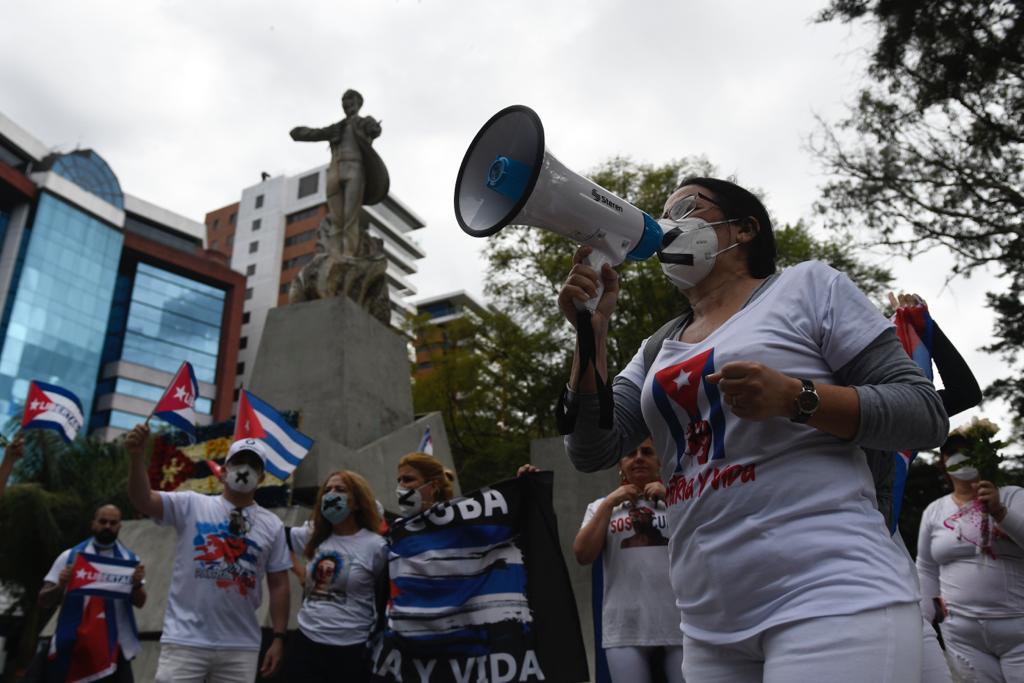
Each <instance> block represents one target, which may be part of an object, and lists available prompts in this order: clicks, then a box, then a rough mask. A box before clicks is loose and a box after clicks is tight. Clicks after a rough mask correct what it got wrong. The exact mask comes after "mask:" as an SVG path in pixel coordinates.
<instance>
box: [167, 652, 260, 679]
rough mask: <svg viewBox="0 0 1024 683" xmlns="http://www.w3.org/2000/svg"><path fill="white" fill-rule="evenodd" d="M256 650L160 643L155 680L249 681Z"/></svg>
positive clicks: (251, 677) (256, 661)
mask: <svg viewBox="0 0 1024 683" xmlns="http://www.w3.org/2000/svg"><path fill="white" fill-rule="evenodd" d="M259 656H260V653H259V652H254V651H253V650H210V649H207V648H203V647H189V646H187V645H172V644H171V643H161V644H160V660H159V662H157V665H156V678H155V679H153V680H154V681H155V683H204V681H205V683H253V681H255V680H256V667H257V664H258V661H259Z"/></svg>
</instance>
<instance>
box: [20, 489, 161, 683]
mask: <svg viewBox="0 0 1024 683" xmlns="http://www.w3.org/2000/svg"><path fill="white" fill-rule="evenodd" d="M120 531H121V510H120V509H119V508H118V507H117V506H116V505H103V506H101V507H99V508H98V509H97V510H96V513H95V515H93V519H92V534H93V535H92V536H91V537H90V538H87V539H86V540H85V541H83V542H82V543H79V544H78V545H76V546H75V547H73V548H68V549H67V550H65V551H64V552H62V553H61V554H60V555H58V556H57V559H56V560H54V563H53V566H52V567H50V571H49V572H48V573H47V574H46V578H45V579H44V580H43V581H44V583H43V588H42V589H41V590H40V591H39V605H40V607H43V608H49V607H52V606H53V605H55V604H56V603H58V602H60V601H61V600H63V604H62V606H61V610H62V613H61V617H60V619H59V620H58V627H57V628H58V631H61V622H63V621H64V620H65V619H74V620H79V619H80V626H79V627H78V628H77V630H76V633H77V635H78V636H79V638H88V636H85V635H84V634H85V632H86V631H87V630H89V629H90V628H91V627H96V628H99V629H101V630H102V631H103V632H104V633H106V632H107V621H106V620H107V619H110V618H111V617H113V618H114V619H116V621H117V641H118V643H117V644H118V647H119V652H118V656H117V662H116V664H112V665H111V666H112V667H113V668H112V670H110V672H109V673H108V675H106V676H104V677H103V678H92V679H90V680H95V681H106V682H109V683H131V681H133V680H134V678H133V677H132V667H131V664H129V663H128V661H129V660H131V659H134V658H135V655H136V654H137V653H138V651H139V636H138V631H137V629H136V627H135V619H134V616H133V615H132V610H131V607H129V606H128V605H127V604H126V601H124V600H117V599H113V598H101V597H96V596H90V597H83V596H81V595H75V594H74V593H72V594H71V595H70V596H66V597H65V590H66V589H67V586H68V584H69V583H70V582H71V579H72V576H73V572H72V566H73V565H74V564H75V557H76V555H77V554H78V553H90V554H93V555H102V556H105V557H112V558H116V559H120V560H135V559H137V558H136V556H135V553H133V552H132V551H130V550H128V548H126V547H125V546H124V545H123V544H121V543H119V542H118V540H117V534H118V533H119V532H120ZM145 575H146V570H145V567H143V565H142V564H139V565H138V566H137V567H136V568H135V572H134V573H133V574H132V579H131V580H132V592H131V603H132V604H133V605H135V606H136V607H142V606H143V605H144V604H146V588H145V583H146V582H145ZM65 611H67V612H69V614H65V613H64V612H65ZM71 613H74V614H73V615H72V614H71ZM76 644H77V640H75V639H72V640H67V639H64V640H62V639H61V638H60V637H59V636H54V644H53V645H52V646H51V648H50V661H49V663H48V665H47V673H46V677H45V680H60V681H64V680H70V679H69V678H68V676H69V674H72V673H74V672H75V671H76V670H77V667H79V666H81V663H80V662H78V661H77V660H78V659H79V658H80V657H87V654H86V653H83V652H79V651H78V650H81V649H84V648H76V647H75V646H76Z"/></svg>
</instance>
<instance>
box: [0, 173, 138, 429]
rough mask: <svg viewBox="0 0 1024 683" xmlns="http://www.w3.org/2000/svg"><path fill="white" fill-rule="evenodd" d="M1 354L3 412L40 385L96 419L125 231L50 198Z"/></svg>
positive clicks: (41, 211)
mask: <svg viewBox="0 0 1024 683" xmlns="http://www.w3.org/2000/svg"><path fill="white" fill-rule="evenodd" d="M26 237H27V239H28V240H29V242H28V246H27V249H26V251H25V256H24V261H23V263H22V264H21V267H20V269H19V270H20V272H19V273H18V283H17V288H16V289H15V290H14V291H13V297H12V302H11V305H10V311H9V315H8V316H7V320H6V329H5V330H4V332H5V334H4V339H3V350H2V351H0V409H2V411H3V414H4V415H12V414H13V413H14V412H16V410H17V409H18V408H17V407H15V406H14V405H12V398H14V397H23V396H25V395H26V394H27V392H28V384H29V382H30V381H31V380H33V379H38V380H42V381H45V382H53V383H55V384H59V385H60V386H62V387H64V388H66V389H69V390H70V391H72V392H74V393H75V394H76V395H77V396H78V398H79V399H80V400H81V401H82V408H83V412H84V414H85V415H89V412H90V410H91V406H92V399H93V393H94V391H95V389H96V377H97V375H98V372H99V368H100V360H101V354H102V351H103V341H104V337H105V335H106V331H107V320H108V318H109V315H110V302H111V299H112V298H113V294H114V280H115V277H116V275H117V265H118V261H119V260H120V258H121V245H122V243H123V241H124V236H123V234H122V233H121V231H119V230H117V229H115V228H113V227H111V226H109V225H107V224H106V223H104V222H103V221H100V220H99V219H97V218H95V217H93V216H91V215H89V214H88V213H85V212H84V211H82V210H80V209H78V208H76V207H74V206H73V205H71V204H69V203H67V202H65V201H63V200H61V199H59V198H57V197H56V196H54V195H52V194H49V193H42V195H41V196H40V199H39V203H38V206H37V207H36V215H35V220H34V221H33V224H32V229H31V230H29V231H28V232H27V235H26Z"/></svg>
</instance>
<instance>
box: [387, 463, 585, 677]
mask: <svg viewBox="0 0 1024 683" xmlns="http://www.w3.org/2000/svg"><path fill="white" fill-rule="evenodd" d="M552 481H553V475H552V473H551V472H539V473H531V474H526V475H523V476H521V477H517V478H516V479H511V480H508V481H503V482H500V483H498V484H495V485H493V486H490V487H486V488H483V489H481V490H479V491H475V492H473V493H470V494H467V495H465V496H463V497H461V498H456V499H455V500H452V501H448V502H446V503H441V504H438V505H435V506H433V507H432V508H430V509H429V510H428V511H426V512H424V513H422V514H420V515H416V516H414V517H410V518H407V519H404V520H399V521H397V522H395V524H393V525H392V527H391V531H390V533H389V540H390V545H391V559H390V576H391V596H390V600H389V603H388V608H387V620H386V622H387V623H386V627H385V629H384V633H383V635H382V637H381V639H380V641H379V642H378V643H377V646H376V648H375V652H374V666H373V669H374V680H376V681H387V682H397V681H423V682H426V681H429V682H431V683H456V682H457V681H484V680H486V681H492V682H499V681H562V682H565V683H571V682H573V681H585V680H588V679H589V675H588V671H587V663H586V654H585V651H584V648H583V639H582V635H581V632H580V623H579V617H578V615H577V614H576V602H575V599H574V598H573V593H572V586H571V584H570V581H569V573H568V571H567V570H566V568H565V562H564V560H563V559H562V553H561V549H560V548H559V545H558V530H557V526H556V521H555V514H554V510H553V508H552V503H551V496H552Z"/></svg>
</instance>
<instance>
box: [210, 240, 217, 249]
mask: <svg viewBox="0 0 1024 683" xmlns="http://www.w3.org/2000/svg"><path fill="white" fill-rule="evenodd" d="M216 248H217V240H213V241H212V242H210V249H216Z"/></svg>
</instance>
